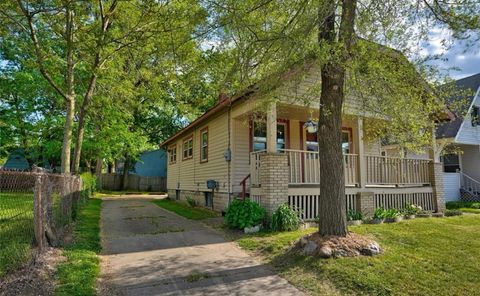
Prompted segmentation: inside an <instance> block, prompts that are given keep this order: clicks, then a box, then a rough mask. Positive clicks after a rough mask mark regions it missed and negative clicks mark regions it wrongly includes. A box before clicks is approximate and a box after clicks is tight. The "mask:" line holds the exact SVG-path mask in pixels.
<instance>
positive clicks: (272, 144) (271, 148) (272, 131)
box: [267, 102, 277, 153]
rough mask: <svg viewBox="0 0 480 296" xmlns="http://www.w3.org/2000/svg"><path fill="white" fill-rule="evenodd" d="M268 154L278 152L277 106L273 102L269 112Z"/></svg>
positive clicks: (269, 106)
mask: <svg viewBox="0 0 480 296" xmlns="http://www.w3.org/2000/svg"><path fill="white" fill-rule="evenodd" d="M267 152H268V153H275V152H277V104H276V103H275V102H271V103H269V104H268V110H267Z"/></svg>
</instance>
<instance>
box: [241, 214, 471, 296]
mask: <svg viewBox="0 0 480 296" xmlns="http://www.w3.org/2000/svg"><path fill="white" fill-rule="evenodd" d="M479 227H480V215H469V216H460V217H450V218H443V219H437V218H429V219H417V220H411V221H404V222H402V223H396V224H388V225H362V226H354V227H351V228H350V230H351V231H353V232H355V233H358V234H362V235H367V236H371V237H373V238H375V240H377V241H378V242H379V243H380V244H381V245H382V247H383V248H384V249H385V253H384V254H383V255H380V256H376V257H356V258H338V259H328V260H325V259H320V258H315V257H310V256H303V255H299V254H295V255H292V254H290V253H289V254H288V255H287V253H286V250H287V249H288V248H289V247H290V246H291V244H292V243H293V242H294V241H295V240H297V239H298V238H300V237H302V236H304V235H306V234H308V233H311V232H314V231H316V229H315V228H310V229H307V230H298V231H295V232H283V233H260V234H257V235H250V236H244V237H243V238H240V239H238V243H239V245H240V246H241V247H242V248H244V249H247V250H250V251H254V252H256V253H257V254H259V255H261V256H262V257H263V258H264V259H265V260H266V261H268V262H270V263H272V264H273V265H274V266H275V267H276V268H277V269H278V270H279V272H280V273H281V275H282V276H283V277H284V278H286V279H287V280H288V281H289V282H291V283H292V284H294V285H295V286H297V287H299V288H301V289H303V290H307V291H309V292H311V294H314V295H344V294H348V295H350V294H353V295H405V294H408V295H474V294H476V293H478V274H479V273H480V267H479V265H478V262H477V261H476V260H472V258H478V257H479V256H480V242H479V241H478V239H477V236H478V229H479Z"/></svg>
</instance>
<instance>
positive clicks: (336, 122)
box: [318, 0, 356, 236]
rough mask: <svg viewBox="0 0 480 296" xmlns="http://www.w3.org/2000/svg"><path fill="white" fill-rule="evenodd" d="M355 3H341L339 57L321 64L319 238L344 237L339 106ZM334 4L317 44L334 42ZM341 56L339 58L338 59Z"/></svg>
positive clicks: (344, 213) (349, 1)
mask: <svg viewBox="0 0 480 296" xmlns="http://www.w3.org/2000/svg"><path fill="white" fill-rule="evenodd" d="M355 6H356V1H355V0H343V1H342V16H341V23H340V28H339V34H338V35H339V37H338V38H339V40H338V43H340V45H341V46H340V48H341V49H340V55H337V54H335V52H332V56H333V57H334V58H332V59H331V60H329V61H327V62H326V63H325V64H323V65H322V69H321V77H322V86H321V95H320V109H319V113H320V116H319V123H318V149H319V151H320V153H319V161H320V196H321V198H320V200H319V218H320V222H319V233H320V235H322V236H327V235H336V236H346V234H347V221H346V220H347V219H346V205H345V175H344V167H343V152H342V105H343V101H344V97H345V94H344V86H345V73H346V67H345V63H346V61H347V60H348V56H349V51H350V47H351V43H352V39H353V28H354V20H355ZM319 19H320V20H322V18H321V17H320V18H319ZM336 36H337V34H336V32H335V5H334V4H332V5H331V8H330V10H329V13H328V14H327V15H326V17H325V19H324V21H323V22H321V23H320V24H319V34H318V39H319V42H327V43H328V44H330V45H335V44H336V43H337V41H336V40H335V39H336ZM337 57H340V58H337Z"/></svg>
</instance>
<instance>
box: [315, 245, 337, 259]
mask: <svg viewBox="0 0 480 296" xmlns="http://www.w3.org/2000/svg"><path fill="white" fill-rule="evenodd" d="M332 253H333V251H332V249H331V248H330V247H328V246H322V247H321V248H320V249H319V250H318V255H319V256H320V257H322V258H330V257H332Z"/></svg>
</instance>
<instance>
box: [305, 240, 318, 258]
mask: <svg viewBox="0 0 480 296" xmlns="http://www.w3.org/2000/svg"><path fill="white" fill-rule="evenodd" d="M317 249H318V246H317V244H316V243H315V242H313V241H310V240H309V241H308V242H307V244H306V245H305V247H304V248H303V254H305V255H314V254H315V253H316V251H317Z"/></svg>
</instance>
